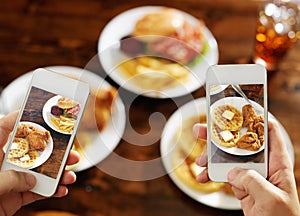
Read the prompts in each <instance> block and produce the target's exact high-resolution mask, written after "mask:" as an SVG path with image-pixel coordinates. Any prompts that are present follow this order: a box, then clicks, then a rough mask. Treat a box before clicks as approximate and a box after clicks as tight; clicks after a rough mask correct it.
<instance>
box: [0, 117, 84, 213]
mask: <svg viewBox="0 0 300 216" xmlns="http://www.w3.org/2000/svg"><path fill="white" fill-rule="evenodd" d="M17 115H18V112H14V113H10V114H9V115H7V116H5V117H3V118H2V119H0V167H1V164H2V161H3V158H4V152H3V146H4V145H5V144H6V142H7V139H8V136H9V134H10V133H11V131H12V130H13V127H14V124H15V121H16V118H17ZM79 159H80V156H79V154H78V153H77V152H75V151H71V152H70V155H69V157H68V160H67V164H68V165H73V164H76V163H77V162H78V161H79ZM75 181H76V175H75V173H74V172H72V171H67V170H65V171H64V173H63V176H62V178H61V181H60V185H59V187H58V189H57V191H56V193H55V194H54V196H53V197H63V196H66V195H67V194H68V188H67V186H66V185H69V184H72V183H74V182H75ZM35 184H36V179H35V177H34V176H33V175H31V174H29V173H23V172H16V171H13V170H9V171H3V172H0V215H14V214H15V213H16V212H17V211H18V210H19V209H20V208H21V207H22V206H24V205H27V204H29V203H32V202H35V201H37V200H42V199H45V197H43V196H40V195H38V194H35V193H33V192H30V191H29V190H30V189H31V188H33V187H34V185H35Z"/></svg>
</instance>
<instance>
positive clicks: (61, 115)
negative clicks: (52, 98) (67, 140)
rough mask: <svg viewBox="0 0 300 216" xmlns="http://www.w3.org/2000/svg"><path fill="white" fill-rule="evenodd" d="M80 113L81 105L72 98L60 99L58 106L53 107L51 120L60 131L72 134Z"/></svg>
mask: <svg viewBox="0 0 300 216" xmlns="http://www.w3.org/2000/svg"><path fill="white" fill-rule="evenodd" d="M79 112H80V104H79V103H78V102H76V101H74V100H72V99H70V98H66V97H60V98H59V99H58V101H57V104H56V105H54V106H52V107H51V114H52V115H53V116H52V117H51V118H50V120H51V122H52V123H53V125H54V126H55V128H57V129H58V130H59V131H62V132H65V133H72V132H73V129H74V125H75V123H76V119H77V117H78V114H79Z"/></svg>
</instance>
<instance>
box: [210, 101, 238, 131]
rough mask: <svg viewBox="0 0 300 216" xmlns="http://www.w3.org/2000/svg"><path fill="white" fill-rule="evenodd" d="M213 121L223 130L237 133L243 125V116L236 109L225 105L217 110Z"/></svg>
mask: <svg viewBox="0 0 300 216" xmlns="http://www.w3.org/2000/svg"><path fill="white" fill-rule="evenodd" d="M212 117H213V121H214V123H215V124H216V125H217V126H218V127H219V128H220V129H221V130H224V131H225V130H228V131H237V130H239V129H241V127H242V125H243V115H242V113H241V112H240V111H239V110H238V109H237V108H235V107H233V106H231V105H228V104H225V105H221V106H218V107H216V108H215V110H214V111H213V116H212Z"/></svg>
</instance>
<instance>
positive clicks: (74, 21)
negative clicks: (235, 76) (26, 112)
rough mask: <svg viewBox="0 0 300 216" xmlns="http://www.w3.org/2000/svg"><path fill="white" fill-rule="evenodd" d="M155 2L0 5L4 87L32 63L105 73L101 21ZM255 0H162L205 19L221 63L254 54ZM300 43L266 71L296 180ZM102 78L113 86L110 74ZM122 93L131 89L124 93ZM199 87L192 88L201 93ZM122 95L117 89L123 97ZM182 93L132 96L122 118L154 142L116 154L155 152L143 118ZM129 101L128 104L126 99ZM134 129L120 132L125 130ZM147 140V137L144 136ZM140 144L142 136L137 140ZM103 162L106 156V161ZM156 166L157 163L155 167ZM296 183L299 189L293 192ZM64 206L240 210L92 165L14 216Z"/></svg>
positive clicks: (22, 0)
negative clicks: (61, 194) (57, 193)
mask: <svg viewBox="0 0 300 216" xmlns="http://www.w3.org/2000/svg"><path fill="white" fill-rule="evenodd" d="M157 4H158V2H156V1H154V0H147V1H146V0H141V1H135V0H127V1H121V0H112V1H104V0H85V1H83V0H73V1H67V0H60V1H42V0H40V1H26V0H19V1H14V2H11V1H8V0H2V1H1V7H0V29H1V32H0V41H1V42H0V75H1V80H0V84H1V85H2V86H6V85H8V84H9V83H10V82H11V81H13V80H14V79H15V78H17V77H18V76H20V75H22V74H24V73H26V72H28V71H31V70H33V69H35V68H38V67H43V66H52V65H71V66H77V67H81V68H84V67H85V66H86V65H88V69H90V70H91V71H93V72H95V73H97V74H100V75H104V72H103V70H102V68H101V66H100V64H99V62H98V59H97V58H94V56H95V55H96V54H97V42H98V38H99V35H100V33H101V31H102V29H103V28H104V26H105V25H106V24H107V23H108V22H109V21H110V19H112V18H113V17H114V16H116V15H117V14H119V13H121V12H123V11H125V10H127V9H130V8H133V7H136V6H142V5H157ZM260 4H261V3H260V2H259V1H257V2H255V1H250V0H248V1H239V0H216V1H211V0H200V1H197V0H185V1H184V3H183V2H182V1H178V0H170V1H165V6H170V7H176V8H178V9H181V10H183V11H186V12H188V13H190V14H192V15H193V16H195V17H197V18H199V19H203V20H204V21H205V23H206V26H207V27H208V28H209V29H210V30H211V31H212V33H213V35H214V36H215V38H216V40H217V42H218V46H219V63H243V62H248V61H249V59H251V56H252V54H253V46H254V44H253V42H254V34H255V26H256V15H257V11H258V6H259V5H260ZM299 52H300V44H299V43H297V44H296V45H295V46H294V47H293V48H292V49H291V50H290V51H289V53H288V54H287V56H286V57H285V58H284V59H283V61H282V62H281V63H280V65H279V69H278V71H277V72H276V73H272V74H270V76H269V111H270V112H271V113H272V114H274V115H275V116H276V118H277V119H278V120H279V121H280V122H281V123H282V125H283V126H284V127H285V129H286V131H287V132H288V134H289V136H290V138H291V140H292V142H293V146H294V151H295V178H296V181H297V183H298V185H300V157H299V155H300V133H299V122H300V111H299V110H300V109H299V107H300V62H299ZM108 81H109V82H110V83H111V84H112V85H114V86H117V85H116V83H114V82H113V81H112V80H110V79H108ZM126 94H130V93H128V92H126ZM204 95H205V91H204V89H203V88H200V89H198V90H197V91H195V92H194V93H193V97H194V98H199V97H203V96H204ZM122 96H124V94H123V95H122V93H121V97H122ZM188 100H189V98H185V97H180V98H178V99H177V100H176V104H175V103H174V102H173V101H172V100H171V99H164V100H156V99H151V98H146V97H141V96H140V97H136V98H135V100H134V101H133V103H132V104H130V115H129V116H128V118H129V120H130V123H131V125H132V127H133V128H134V129H135V130H136V132H138V133H140V134H145V133H147V132H149V131H151V137H150V138H155V139H154V140H155V142H154V144H152V145H147V146H142V145H140V146H137V145H131V144H130V143H128V142H126V141H125V140H124V139H122V140H121V141H120V144H119V145H118V147H117V148H116V150H115V151H114V152H115V153H117V154H119V155H121V156H122V157H125V158H128V159H132V160H136V161H143V160H150V159H153V158H158V157H159V156H160V152H159V137H160V134H161V131H162V129H163V125H161V124H160V125H157V126H156V125H155V126H156V127H154V128H150V127H149V116H150V115H151V114H152V113H154V112H159V113H162V114H163V115H164V116H165V118H166V119H168V118H169V117H170V115H171V114H172V113H173V112H174V111H175V110H176V109H177V106H178V105H182V104H184V103H186V102H187V101H188ZM125 105H127V104H125ZM136 132H135V131H131V130H128V128H127V129H126V130H125V133H124V136H130V135H132V133H133V134H134V133H136ZM150 138H149V139H150ZM139 142H141V143H142V142H143V140H139ZM104 163H105V161H104ZM161 168H162V167H161ZM299 189H300V186H299V187H298V190H299ZM53 209H54V210H64V211H69V212H73V213H75V214H78V215H131V216H132V215H221V214H222V215H242V212H241V211H225V210H220V209H214V208H211V207H207V206H205V205H202V204H200V203H198V202H196V201H194V200H193V199H191V198H189V197H188V196H187V195H185V194H184V193H183V192H182V191H180V190H179V189H178V188H177V187H176V186H175V184H174V183H173V182H172V181H171V180H170V178H169V177H168V176H167V175H164V176H161V177H159V178H155V179H152V180H148V181H128V180H122V179H119V178H115V177H113V176H111V175H108V174H106V173H105V172H103V171H101V170H99V169H97V168H96V167H93V168H91V169H88V170H85V171H82V172H80V173H78V181H77V182H76V183H75V184H74V185H72V186H70V193H69V195H68V196H67V197H65V198H63V199H48V200H44V201H40V202H37V203H34V204H31V205H28V206H26V207H23V208H22V209H21V210H20V211H19V212H18V213H17V215H31V214H32V213H33V212H35V211H37V210H53Z"/></svg>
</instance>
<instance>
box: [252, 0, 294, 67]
mask: <svg viewBox="0 0 300 216" xmlns="http://www.w3.org/2000/svg"><path fill="white" fill-rule="evenodd" d="M257 21H258V22H257V28H256V35H255V51H254V59H253V60H254V62H255V63H258V64H262V65H264V66H265V67H266V69H267V70H268V71H274V70H276V68H277V65H278V63H279V62H280V60H281V59H282V58H283V57H284V56H285V55H286V53H287V51H288V50H289V48H291V47H292V46H293V44H294V43H295V42H296V41H297V38H300V32H299V29H298V26H299V23H300V22H299V8H298V5H297V1H295V0H294V1H293V0H274V1H273V2H268V3H266V4H265V5H264V7H263V8H262V10H260V11H259V14H258V19H257Z"/></svg>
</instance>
